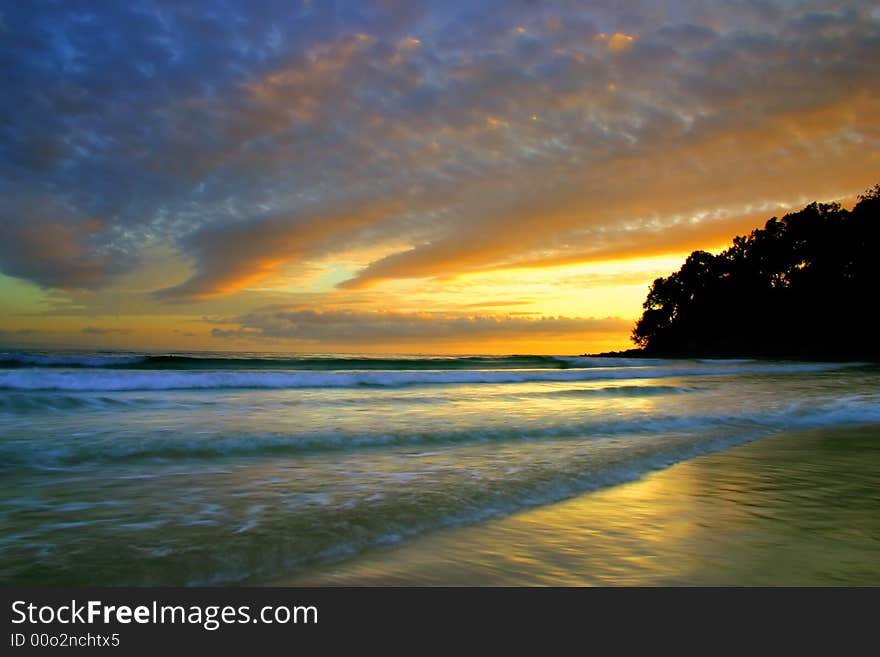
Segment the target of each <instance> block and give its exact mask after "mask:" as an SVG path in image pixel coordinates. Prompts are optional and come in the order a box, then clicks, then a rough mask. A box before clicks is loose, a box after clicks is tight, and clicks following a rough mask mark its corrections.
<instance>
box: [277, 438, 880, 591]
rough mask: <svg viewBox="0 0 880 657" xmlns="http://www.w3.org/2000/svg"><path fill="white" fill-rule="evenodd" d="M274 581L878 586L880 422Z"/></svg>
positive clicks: (718, 460) (747, 449)
mask: <svg viewBox="0 0 880 657" xmlns="http://www.w3.org/2000/svg"><path fill="white" fill-rule="evenodd" d="M273 584H276V585H282V586H384V585H397V586H409V585H414V586H445V585H463V586H545V585H554V586H591V585H600V586H602V585H648V586H652V585H747V586H757V585H796V586H800V585H819V586H823V585H856V586H858V585H874V586H876V585H880V426H877V425H872V426H863V427H846V428H829V429H822V430H816V431H809V432H798V433H795V432H792V433H786V434H779V435H775V436H770V437H767V438H763V439H761V440H757V441H755V442H752V443H748V444H746V445H741V446H739V447H735V448H733V449H730V450H727V451H724V452H719V453H716V454H711V455H708V456H702V457H698V458H696V459H693V460H691V461H687V462H684V463H679V464H677V465H674V466H672V467H670V468H668V469H666V470H662V471H658V472H654V473H651V474H649V475H647V476H645V477H643V478H642V479H640V480H638V481H634V482H632V483H627V484H623V485H620V486H615V487H613V488H608V489H605V490H600V491H596V492H592V493H588V494H585V495H582V496H579V497H576V498H573V499H570V500H566V501H564V502H560V503H558V504H553V505H550V506H546V507H541V508H538V509H532V510H527V511H523V512H520V513H517V514H515V515H512V516H509V517H506V518H502V519H498V520H494V521H491V522H488V523H485V524H482V525H478V526H472V527H462V528H455V529H447V530H442V531H438V532H434V533H432V534H429V535H425V536H422V537H419V538H416V539H413V540H410V541H408V542H406V543H403V544H400V545H397V546H392V547H386V548H381V549H375V550H372V551H370V552H368V553H365V554H363V555H361V556H359V557H356V558H354V559H351V560H349V561H347V562H341V563H337V564H334V565H328V566H324V567H321V568H318V569H316V570H312V571H310V572H309V573H304V574H300V575H298V576H292V577H289V578H286V579H284V580H282V581H276V582H273Z"/></svg>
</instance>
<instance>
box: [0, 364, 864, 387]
mask: <svg viewBox="0 0 880 657" xmlns="http://www.w3.org/2000/svg"><path fill="white" fill-rule="evenodd" d="M855 365H858V363H855V364H854V363H741V364H731V365H728V364H715V365H707V364H698V365H687V364H685V365H677V366H676V365H664V366H653V367H652V366H641V367H635V366H632V367H624V368H617V367H614V368H612V367H596V368H592V369H567V370H548V369H539V370H422V371H419V370H414V371H400V370H398V371H386V370H368V371H342V372H339V371H332V372H315V371H299V372H295V371H294V372H290V371H288V372H248V371H219V372H218V371H211V372H200V371H162V370H64V369H52V370H47V369H38V368H33V369H30V368H27V369H15V370H5V371H0V389H6V390H69V391H73V390H91V391H112V390H186V389H222V388H348V387H355V386H383V387H398V386H409V385H422V384H477V383H488V384H503V383H527V382H554V381H597V380H604V379H607V380H612V379H655V378H667V377H689V376H711V375H729V374H786V373H805V372H821V371H826V370H833V369H840V368H844V367H853V366H855Z"/></svg>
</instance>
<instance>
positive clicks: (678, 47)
mask: <svg viewBox="0 0 880 657" xmlns="http://www.w3.org/2000/svg"><path fill="white" fill-rule="evenodd" d="M625 4H626V9H624V8H623V6H622V5H621V3H617V2H591V3H584V4H583V5H582V6H579V8H573V7H572V6H570V5H569V4H568V3H556V2H540V3H502V4H496V3H478V4H477V5H475V4H473V3H449V2H443V3H417V2H409V1H405V2H383V3H377V4H376V5H375V6H374V5H373V4H372V3H364V2H351V3H348V2H337V3H321V2H301V3H298V2H293V3H291V2H278V3H275V2H265V3H256V4H251V3H247V2H231V3H217V4H216V6H214V4H213V3H210V2H206V3H199V4H197V5H186V4H178V3H158V4H155V3H140V2H135V3H106V4H102V5H100V6H99V7H93V8H92V9H91V10H85V9H80V8H77V6H75V5H74V4H67V3H61V4H59V5H57V6H48V5H46V6H43V5H38V4H37V3H18V4H17V5H15V6H14V7H13V6H10V7H7V8H5V9H4V10H3V11H2V13H0V35H2V41H0V55H2V57H0V67H2V69H3V75H2V78H0V80H2V82H0V86H2V88H3V93H2V94H0V108H2V109H0V115H2V117H3V121H0V131H2V133H3V140H2V144H3V145H2V148H0V192H2V196H3V204H2V208H0V225H2V228H3V239H2V241H0V305H2V311H0V317H2V319H0V345H2V346H6V347H28V348H41V347H46V348H48V347H55V348H66V347H70V348H91V349H95V348H106V349H156V350H212V351H214V350H216V351H227V350H238V351H241V350H249V351H267V352H275V351H299V352H310V353H324V352H354V353H380V352H382V353H583V352H593V351H602V350H611V349H626V348H628V347H629V346H631V345H630V343H629V334H630V331H631V329H632V325H633V322H634V321H635V319H636V318H637V317H638V316H639V314H640V313H641V310H642V309H641V304H642V302H643V301H644V299H645V294H646V292H647V289H648V286H649V285H650V284H651V282H652V281H653V280H654V279H655V278H657V277H659V276H664V275H666V274H667V273H668V272H670V271H673V270H675V269H677V268H678V266H679V265H680V264H681V262H682V260H683V259H684V258H685V257H686V255H687V254H688V253H690V252H691V251H692V250H694V249H706V250H710V251H718V250H720V249H722V248H724V247H725V246H726V245H728V244H729V242H730V240H731V238H732V237H733V236H734V235H738V234H742V233H746V232H748V231H749V230H751V229H752V228H754V227H756V226H759V225H761V224H763V222H764V221H765V220H766V219H767V218H769V217H771V216H774V215H782V214H784V213H785V212H786V211H788V210H791V209H796V208H799V207H800V206H802V205H803V204H804V203H806V202H810V201H813V200H817V201H830V200H837V201H840V202H842V203H843V204H844V205H850V204H852V202H853V201H854V200H855V198H856V196H857V195H858V194H859V193H861V192H863V191H864V190H865V189H866V188H868V187H869V186H871V185H872V184H874V183H876V182H877V177H878V176H877V174H878V171H880V93H878V92H880V19H878V11H877V8H876V7H875V6H874V5H873V4H872V3H866V2H822V3H818V2H809V1H804V2H800V1H798V2H765V3H747V4H745V5H740V4H736V6H734V5H733V4H732V3H728V2H720V1H719V2H706V3H700V6H699V9H696V10H695V9H694V7H693V5H692V3H685V2H674V1H670V2H647V1H645V2H640V1H637V2H631V3H625Z"/></svg>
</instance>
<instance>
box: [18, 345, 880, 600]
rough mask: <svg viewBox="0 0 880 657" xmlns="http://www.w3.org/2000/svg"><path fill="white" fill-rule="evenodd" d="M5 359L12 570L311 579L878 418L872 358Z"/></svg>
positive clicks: (162, 578) (154, 579)
mask: <svg viewBox="0 0 880 657" xmlns="http://www.w3.org/2000/svg"><path fill="white" fill-rule="evenodd" d="M183 356H184V357H183V358H181V357H180V356H178V357H176V358H167V357H164V358H157V357H155V356H152V357H148V356H144V355H138V354H75V355H71V354H63V355H62V354H18V353H10V354H4V355H3V356H2V357H0V472H2V479H0V482H2V483H0V550H2V560H0V580H2V581H3V582H6V583H57V584H62V583H63V584H86V583H90V584H221V583H236V582H248V581H255V580H259V579H261V578H263V579H265V578H273V577H278V576H282V575H284V574H286V573H293V572H300V573H308V572H311V571H313V570H315V569H319V568H320V567H321V564H323V563H326V562H328V561H335V560H339V559H343V558H348V557H351V556H354V555H357V554H359V553H361V552H363V551H365V550H369V549H371V548H374V547H375V546H377V545H387V544H393V543H397V542H400V541H407V540H410V539H411V538H412V537H414V536H416V535H418V534H421V533H425V532H429V531H430V532H437V531H439V532H441V533H442V532H443V531H449V530H448V529H446V528H449V527H453V526H456V525H463V524H473V523H479V522H483V521H485V520H487V519H489V518H493V517H499V516H504V515H507V514H510V513H513V512H516V511H517V510H520V509H523V508H528V507H533V506H537V505H542V504H547V503H550V502H554V501H556V500H560V499H564V498H567V497H571V496H573V495H576V494H578V493H580V492H583V491H586V490H592V489H596V488H601V487H604V486H608V485H610V484H615V483H619V482H622V481H627V480H631V479H634V478H637V477H639V476H641V475H642V474H644V473H645V472H648V471H650V470H652V469H657V468H662V467H665V466H667V465H669V464H670V463H674V462H676V461H680V460H682V459H687V458H691V457H693V456H695V455H698V454H701V453H706V452H711V451H714V450H718V449H723V448H725V447H728V446H730V445H734V444H737V443H741V442H744V441H748V440H751V439H754V438H757V437H761V436H765V435H769V434H772V433H775V432H778V431H781V430H785V429H790V428H793V427H794V428H809V427H823V426H844V425H848V424H855V423H865V422H880V385H878V384H880V371H878V369H877V368H876V367H874V366H864V365H852V364H848V365H843V364H819V363H776V362H758V361H661V360H652V361H640V360H625V359H624V360H619V359H587V358H547V357H507V358H480V357H473V358H465V359H449V358H421V359H414V358H406V359H398V358H393V357H388V358H383V359H378V360H374V359H369V358H345V359H342V358H339V357H331V356H316V357H307V358H295V357H289V356H283V355H274V356H271V357H257V356H255V355H251V354H245V355H240V356H239V357H237V358H229V357H228V356H220V355H217V354H208V355H200V354H187V355H183Z"/></svg>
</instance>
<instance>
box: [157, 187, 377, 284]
mask: <svg viewBox="0 0 880 657" xmlns="http://www.w3.org/2000/svg"><path fill="white" fill-rule="evenodd" d="M393 212H394V209H393V204H391V203H387V204H384V205H381V204H377V205H375V206H374V207H367V206H362V207H351V208H347V209H335V210H323V211H319V212H303V213H300V214H297V215H295V216H282V217H266V218H259V219H255V220H251V221H244V222H239V223H235V224H231V225H220V226H213V225H207V226H205V227H203V228H201V229H199V230H197V231H195V232H193V233H191V234H190V235H188V236H186V237H185V238H183V240H182V248H183V249H184V250H185V252H187V253H188V254H190V255H191V256H193V257H194V258H195V263H196V270H195V273H194V274H193V275H192V276H191V277H190V278H189V280H187V281H185V282H183V283H181V284H180V285H176V286H174V287H171V288H165V289H162V290H159V291H158V292H157V293H156V296H157V297H159V298H165V299H182V300H190V299H193V298H196V299H198V298H202V299H203V298H209V297H213V296H221V295H224V294H229V293H231V292H234V291H236V290H239V289H241V288H243V287H245V286H247V285H249V284H252V283H256V282H259V281H261V280H263V279H265V278H266V277H268V276H270V275H272V274H273V273H275V272H276V271H278V269H279V268H281V267H282V266H283V265H285V264H287V263H289V262H291V261H294V260H297V259H299V258H302V257H303V256H304V254H306V253H310V254H311V255H312V256H315V255H316V254H318V253H321V252H322V251H333V250H334V249H340V248H342V247H343V246H344V245H346V244H347V243H348V242H350V241H351V240H352V238H353V236H354V235H356V234H357V232H358V231H360V230H362V229H364V228H366V227H368V226H370V225H371V224H374V223H376V222H378V221H381V220H383V219H386V218H387V217H388V216H389V214H392V213H393Z"/></svg>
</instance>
